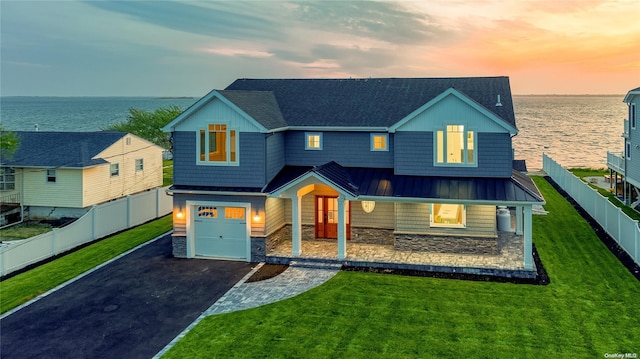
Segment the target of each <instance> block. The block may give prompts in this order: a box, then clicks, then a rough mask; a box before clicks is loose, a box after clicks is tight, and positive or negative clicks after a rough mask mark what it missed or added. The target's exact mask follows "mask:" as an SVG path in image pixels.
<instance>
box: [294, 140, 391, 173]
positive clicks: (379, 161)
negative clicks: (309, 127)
mask: <svg viewBox="0 0 640 359" xmlns="http://www.w3.org/2000/svg"><path fill="white" fill-rule="evenodd" d="M322 141H323V144H322V150H320V151H307V150H305V149H304V147H305V138H304V131H288V132H287V133H286V135H285V151H286V164H287V165H291V166H318V165H321V164H324V163H327V162H330V161H336V162H337V163H339V164H340V165H342V166H345V167H377V168H393V143H394V138H393V134H389V151H371V133H370V132H323V135H322Z"/></svg>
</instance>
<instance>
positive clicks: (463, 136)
mask: <svg viewBox="0 0 640 359" xmlns="http://www.w3.org/2000/svg"><path fill="white" fill-rule="evenodd" d="M435 145H436V163H437V164H459V165H473V164H475V163H476V148H475V147H476V138H475V132H474V131H468V130H467V131H465V129H464V126H463V125H447V127H446V131H443V130H438V131H436V139H435Z"/></svg>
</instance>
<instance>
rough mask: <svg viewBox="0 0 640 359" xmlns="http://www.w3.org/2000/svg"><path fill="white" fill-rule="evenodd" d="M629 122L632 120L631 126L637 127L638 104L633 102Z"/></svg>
mask: <svg viewBox="0 0 640 359" xmlns="http://www.w3.org/2000/svg"><path fill="white" fill-rule="evenodd" d="M629 122H631V128H634V129H635V128H636V104H635V103H632V104H631V106H629Z"/></svg>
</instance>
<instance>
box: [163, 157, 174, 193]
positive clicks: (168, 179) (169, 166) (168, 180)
mask: <svg viewBox="0 0 640 359" xmlns="http://www.w3.org/2000/svg"><path fill="white" fill-rule="evenodd" d="M172 184H173V160H164V161H162V187H166V186H170V185H172Z"/></svg>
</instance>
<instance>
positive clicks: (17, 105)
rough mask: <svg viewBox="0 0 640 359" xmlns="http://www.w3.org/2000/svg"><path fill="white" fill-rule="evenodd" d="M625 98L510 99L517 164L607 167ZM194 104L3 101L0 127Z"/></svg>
mask: <svg viewBox="0 0 640 359" xmlns="http://www.w3.org/2000/svg"><path fill="white" fill-rule="evenodd" d="M623 98H624V95H607V96H567V95H527V96H522V95H520V96H514V98H513V100H514V108H515V113H516V121H517V125H518V129H519V133H518V135H517V136H515V137H514V138H513V146H514V149H515V156H516V158H517V159H524V160H526V161H527V167H528V168H529V170H530V171H532V170H537V169H541V168H542V153H543V152H545V153H547V154H548V155H549V156H550V157H552V158H553V159H554V160H556V161H557V162H559V163H560V164H561V165H563V166H566V167H593V168H604V167H606V161H607V151H611V152H621V151H622V149H623V148H624V141H623V138H622V137H621V135H622V132H623V129H624V119H626V118H627V111H628V109H627V105H626V104H625V103H623V102H622V99H623ZM197 100H198V99H197V98H191V97H185V98H152V97H1V98H0V123H1V124H2V126H3V128H4V129H7V130H12V131H33V130H35V127H36V125H37V127H38V129H39V130H40V131H98V130H101V129H104V128H105V127H107V126H109V125H111V124H114V123H118V122H122V121H125V120H126V118H127V115H128V114H129V109H130V108H136V109H139V110H146V111H155V110H156V109H158V108H162V107H167V106H178V107H179V108H181V109H183V110H184V109H186V108H188V107H189V106H191V105H192V104H193V103H195V102H196V101H197Z"/></svg>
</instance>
